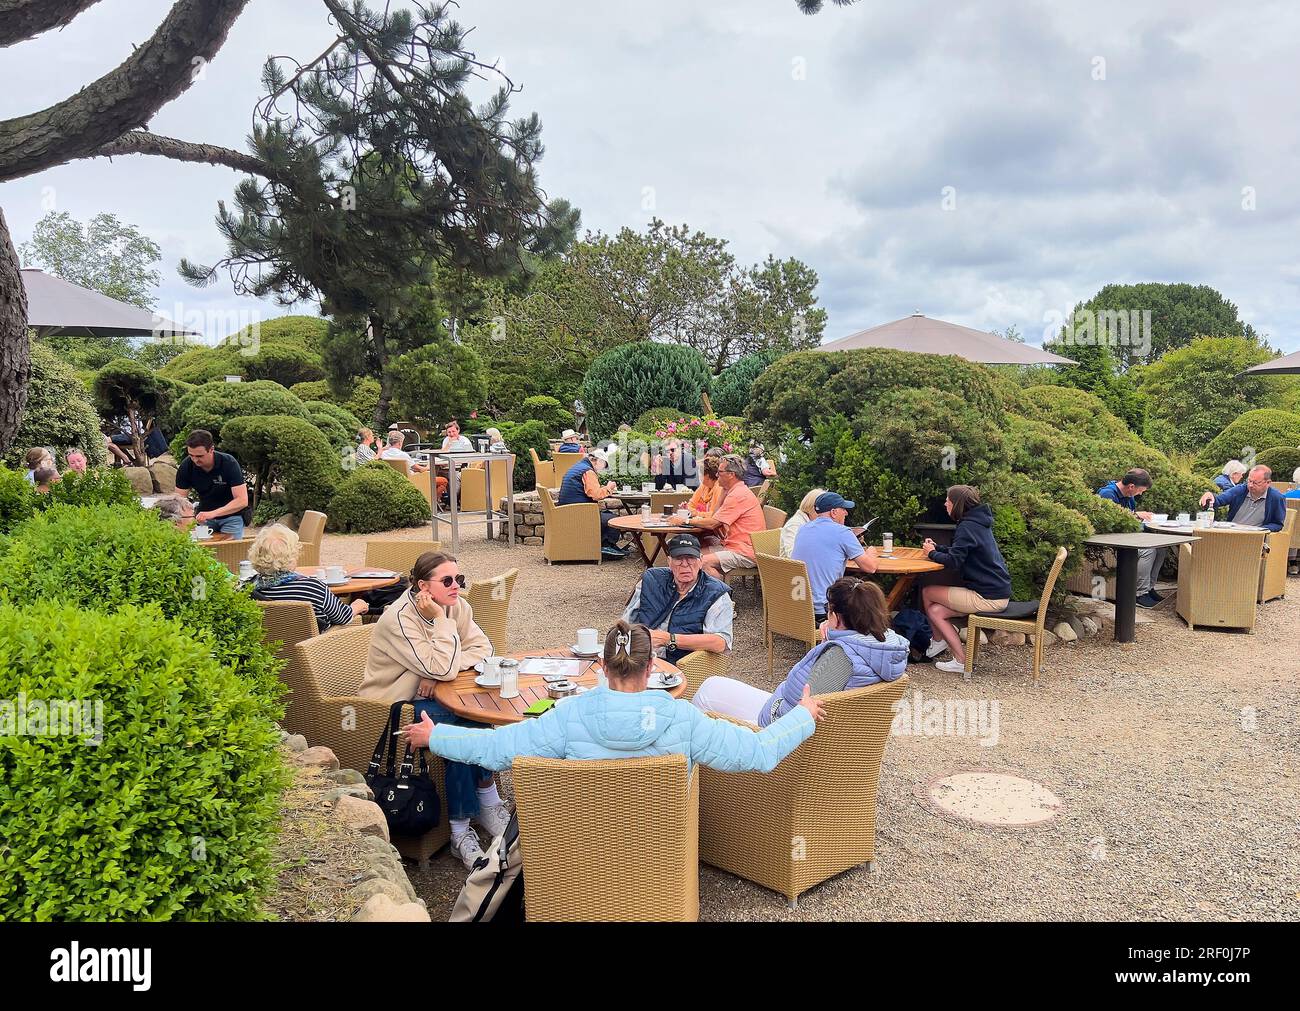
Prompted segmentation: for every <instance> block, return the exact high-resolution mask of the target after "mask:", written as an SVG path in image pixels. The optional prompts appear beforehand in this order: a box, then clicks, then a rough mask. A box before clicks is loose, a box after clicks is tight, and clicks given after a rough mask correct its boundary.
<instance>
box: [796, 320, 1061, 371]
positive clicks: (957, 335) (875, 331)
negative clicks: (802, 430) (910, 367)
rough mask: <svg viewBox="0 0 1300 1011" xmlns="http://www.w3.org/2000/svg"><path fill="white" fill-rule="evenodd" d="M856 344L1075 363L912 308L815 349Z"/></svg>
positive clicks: (1001, 360) (1007, 360) (993, 361)
mask: <svg viewBox="0 0 1300 1011" xmlns="http://www.w3.org/2000/svg"><path fill="white" fill-rule="evenodd" d="M859 348H890V349H892V350H894V351H917V352H919V353H921V354H923V355H956V356H957V357H959V358H965V359H966V360H967V361H968V362H980V363H981V364H983V365H1074V364H1076V363H1075V362H1072V361H1071V360H1070V359H1069V358H1062V357H1061V356H1060V355H1054V354H1052V353H1051V352H1050V351H1044V350H1043V349H1042V348H1036V347H1033V346H1032V345H1029V344H1018V343H1016V342H1015V341H1009V340H1006V339H1005V338H1003V337H999V336H997V334H991V333H985V332H984V331H983V330H972V329H971V328H970V327H968V326H959V325H957V324H956V323H945V322H944V321H943V320H941V319H930V318H929V317H928V316H922V315H921V314H920V313H919V312H914V313H912V315H910V316H904V317H903V318H902V319H896V320H894V321H893V322H892V323H881V324H880V326H873V327H872V328H871V329H870V330H862V331H859V332H858V333H855V334H849V336H847V337H841V338H840V339H839V340H833V341H831V342H829V343H827V344H823V345H822V346H821V347H819V348H815V349H814V350H816V351H856V350H857V349H859Z"/></svg>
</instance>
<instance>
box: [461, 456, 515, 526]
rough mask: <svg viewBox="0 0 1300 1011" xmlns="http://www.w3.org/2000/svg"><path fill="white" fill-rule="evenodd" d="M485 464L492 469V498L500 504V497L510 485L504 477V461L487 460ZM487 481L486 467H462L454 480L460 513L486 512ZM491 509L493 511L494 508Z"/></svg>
mask: <svg viewBox="0 0 1300 1011" xmlns="http://www.w3.org/2000/svg"><path fill="white" fill-rule="evenodd" d="M487 463H488V465H489V466H490V467H491V468H492V470H491V475H492V498H493V499H495V500H496V501H497V502H500V501H501V496H502V495H504V494H505V493H506V489H507V488H508V487H509V485H510V481H509V478H508V477H507V476H506V461H505V460H488V461H487ZM512 463H513V458H512ZM487 479H488V469H487V468H486V467H462V468H461V469H460V472H459V473H458V475H457V478H456V480H457V482H458V483H459V485H460V511H461V512H465V513H468V512H486V511H487V504H488V494H487V492H488V489H487ZM492 508H493V509H494V510H495V509H496V506H493V507H492Z"/></svg>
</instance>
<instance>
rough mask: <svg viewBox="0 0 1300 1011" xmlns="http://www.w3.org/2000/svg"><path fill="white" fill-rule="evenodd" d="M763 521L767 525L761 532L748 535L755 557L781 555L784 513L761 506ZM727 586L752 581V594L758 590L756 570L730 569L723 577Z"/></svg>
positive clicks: (772, 507) (758, 581)
mask: <svg viewBox="0 0 1300 1011" xmlns="http://www.w3.org/2000/svg"><path fill="white" fill-rule="evenodd" d="M763 521H764V522H765V523H766V524H767V526H766V528H765V529H763V530H755V531H754V532H753V533H752V534H750V535H749V543H750V544H752V545H754V553H755V554H756V555H757V554H758V553H759V552H762V553H763V554H765V555H776V556H778V557H779V556H780V554H781V525H782V524H783V523H785V513H783V512H782V511H781V510H780V509H778V508H776V506H763ZM723 578H724V580H725V582H726V583H727V585H728V586H730V585H732V584H733V583H740V584H741V585H742V586H743V585H744V584H745V581H746V580H750V579H752V580H753V581H754V592H755V593H757V592H759V590H760V588H761V587H760V580H759V578H758V569H757V568H753V569H732V570H731V571H730V572H728V573H726V575H725V576H724V577H723Z"/></svg>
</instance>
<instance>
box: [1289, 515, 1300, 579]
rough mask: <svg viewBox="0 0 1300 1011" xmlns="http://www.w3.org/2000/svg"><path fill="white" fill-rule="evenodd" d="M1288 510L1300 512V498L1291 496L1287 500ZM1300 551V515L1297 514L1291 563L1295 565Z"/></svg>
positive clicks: (1293, 530)
mask: <svg viewBox="0 0 1300 1011" xmlns="http://www.w3.org/2000/svg"><path fill="white" fill-rule="evenodd" d="M1286 511H1287V512H1288V513H1293V514H1295V513H1300V498H1289V499H1287V500H1286ZM1298 553H1300V516H1297V518H1296V521H1295V524H1294V525H1293V526H1292V527H1291V550H1290V555H1291V563H1292V564H1293V565H1294V564H1295V560H1296V555H1297V554H1298Z"/></svg>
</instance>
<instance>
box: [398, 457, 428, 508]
mask: <svg viewBox="0 0 1300 1011" xmlns="http://www.w3.org/2000/svg"><path fill="white" fill-rule="evenodd" d="M398 462H399V463H404V462H405V461H402V460H399V461H398ZM406 479H407V480H408V481H410V482H411V484H413V485H415V487H416V488H418V489H419V490H420V494H421V495H423V496H424V501H425V502H428V503H429V504H430V505H432V504H433V489H434V488H435V487H436V486H435V485H434V483H433V472H432V471H428V470H426V471H425V472H424V473H423V474H407V475H406Z"/></svg>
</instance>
